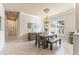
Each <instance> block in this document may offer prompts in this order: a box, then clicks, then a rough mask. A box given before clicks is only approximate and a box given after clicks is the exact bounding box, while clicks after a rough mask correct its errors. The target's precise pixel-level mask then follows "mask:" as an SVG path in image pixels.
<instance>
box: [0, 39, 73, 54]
mask: <svg viewBox="0 0 79 59" xmlns="http://www.w3.org/2000/svg"><path fill="white" fill-rule="evenodd" d="M34 44H35V41H25V42H22V41H21V42H7V43H6V44H5V47H4V49H3V51H1V52H0V55H72V54H73V45H72V44H69V43H68V42H67V41H65V40H62V44H61V46H59V45H56V44H54V49H53V50H50V49H49V48H47V49H42V48H38V47H35V45H34Z"/></svg>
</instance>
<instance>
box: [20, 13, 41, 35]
mask: <svg viewBox="0 0 79 59" xmlns="http://www.w3.org/2000/svg"><path fill="white" fill-rule="evenodd" d="M19 19H20V35H25V34H26V33H28V32H29V31H28V23H38V24H41V23H42V21H41V19H40V18H38V17H36V16H35V17H34V16H33V15H29V14H27V13H24V12H21V13H20V18H19ZM37 31H41V28H40V29H39V30H37Z"/></svg>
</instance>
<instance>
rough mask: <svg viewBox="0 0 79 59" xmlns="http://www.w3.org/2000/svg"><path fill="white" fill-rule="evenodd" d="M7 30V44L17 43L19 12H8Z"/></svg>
mask: <svg viewBox="0 0 79 59" xmlns="http://www.w3.org/2000/svg"><path fill="white" fill-rule="evenodd" d="M5 14H6V23H7V25H6V28H7V40H6V41H7V42H16V40H17V20H18V17H19V12H13V11H6V12H5Z"/></svg>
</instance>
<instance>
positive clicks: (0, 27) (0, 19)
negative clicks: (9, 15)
mask: <svg viewBox="0 0 79 59" xmlns="http://www.w3.org/2000/svg"><path fill="white" fill-rule="evenodd" d="M0 30H1V16H0Z"/></svg>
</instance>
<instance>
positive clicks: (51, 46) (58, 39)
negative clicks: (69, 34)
mask: <svg viewBox="0 0 79 59" xmlns="http://www.w3.org/2000/svg"><path fill="white" fill-rule="evenodd" d="M57 42H59V44H60V45H61V38H55V39H53V40H49V41H47V43H48V44H50V50H52V48H53V44H54V43H57Z"/></svg>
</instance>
